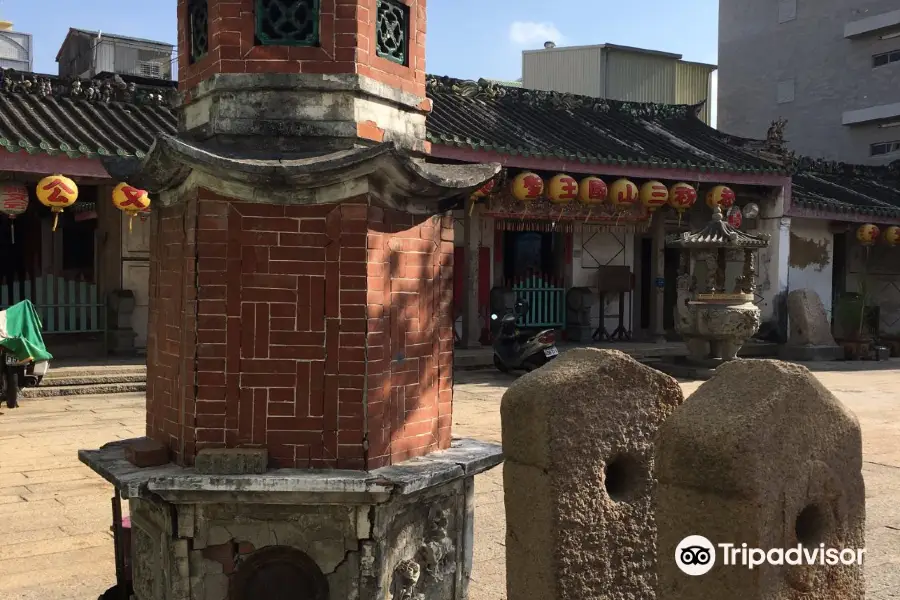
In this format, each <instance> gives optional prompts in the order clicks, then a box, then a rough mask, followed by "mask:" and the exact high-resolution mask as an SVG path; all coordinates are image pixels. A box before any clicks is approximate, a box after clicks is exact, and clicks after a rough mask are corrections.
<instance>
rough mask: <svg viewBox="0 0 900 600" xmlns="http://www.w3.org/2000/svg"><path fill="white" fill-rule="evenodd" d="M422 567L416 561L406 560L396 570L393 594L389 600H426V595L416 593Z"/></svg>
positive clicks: (392, 585) (392, 584)
mask: <svg viewBox="0 0 900 600" xmlns="http://www.w3.org/2000/svg"><path fill="white" fill-rule="evenodd" d="M421 575H422V567H421V566H419V563H417V562H416V561H414V560H404V561H403V562H401V563H400V564H398V565H397V567H396V568H395V569H394V578H393V579H392V580H391V593H390V596H389V598H388V600H424V598H425V594H418V593H416V586H418V584H419V577H421Z"/></svg>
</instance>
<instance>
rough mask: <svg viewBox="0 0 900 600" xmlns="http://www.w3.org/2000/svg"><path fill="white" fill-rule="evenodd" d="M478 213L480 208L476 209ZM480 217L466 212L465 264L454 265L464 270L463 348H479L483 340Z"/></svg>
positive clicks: (464, 227) (460, 299) (461, 299)
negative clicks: (480, 310)
mask: <svg viewBox="0 0 900 600" xmlns="http://www.w3.org/2000/svg"><path fill="white" fill-rule="evenodd" d="M475 210H476V211H477V210H478V208H477V207H476V209H475ZM480 227H481V218H480V215H478V214H477V213H476V214H469V210H468V208H467V209H466V211H465V217H464V219H463V247H464V248H465V252H464V255H465V263H464V264H461V265H454V266H455V268H458V269H463V270H464V273H463V289H462V298H459V299H458V300H459V301H460V302H461V303H462V347H463V348H474V347H476V346H479V345H480V344H479V339H480V338H481V319H480V318H479V316H480V315H479V313H478V309H479V306H478V286H479V279H480V273H479V269H480V267H481V264H480V262H481V260H480V259H481V257H480V256H479V252H480V248H479V244H478V240H479V239H480V238H481V236H480V235H479V234H480V231H478V229H479V228H480Z"/></svg>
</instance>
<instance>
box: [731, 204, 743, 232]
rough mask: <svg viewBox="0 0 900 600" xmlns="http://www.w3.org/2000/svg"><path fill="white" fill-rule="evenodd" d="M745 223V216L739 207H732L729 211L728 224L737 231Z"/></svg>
mask: <svg viewBox="0 0 900 600" xmlns="http://www.w3.org/2000/svg"><path fill="white" fill-rule="evenodd" d="M743 222H744V214H743V213H742V212H741V208H740V207H739V206H732V207H731V208H729V209H728V224H729V225H731V226H732V227H734V228H735V229H740V228H741V224H742V223H743Z"/></svg>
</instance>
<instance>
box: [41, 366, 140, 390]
mask: <svg viewBox="0 0 900 600" xmlns="http://www.w3.org/2000/svg"><path fill="white" fill-rule="evenodd" d="M146 382H147V372H146V371H143V372H142V371H133V370H131V371H119V372H101V371H95V372H93V373H83V374H75V373H72V374H69V373H62V374H60V373H54V372H53V371H50V372H49V373H48V374H47V376H46V377H44V380H43V382H41V387H63V386H78V385H98V384H104V383H146Z"/></svg>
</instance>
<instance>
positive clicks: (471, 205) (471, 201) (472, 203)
mask: <svg viewBox="0 0 900 600" xmlns="http://www.w3.org/2000/svg"><path fill="white" fill-rule="evenodd" d="M473 212H475V199H474V198H469V216H470V217H471V216H472V213H473Z"/></svg>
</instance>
